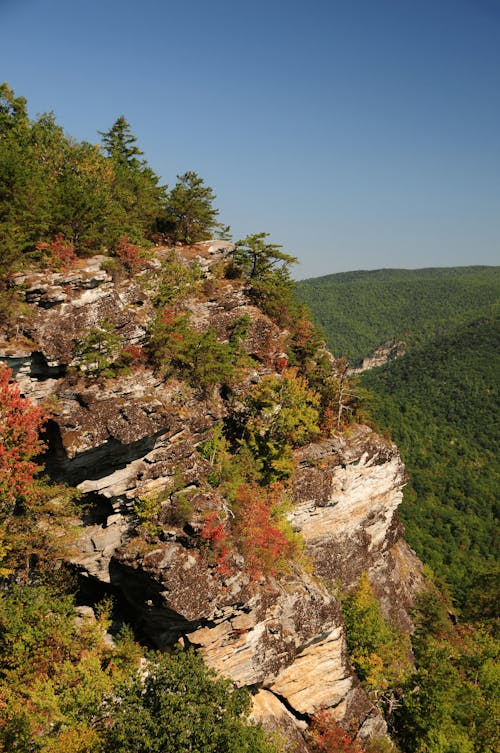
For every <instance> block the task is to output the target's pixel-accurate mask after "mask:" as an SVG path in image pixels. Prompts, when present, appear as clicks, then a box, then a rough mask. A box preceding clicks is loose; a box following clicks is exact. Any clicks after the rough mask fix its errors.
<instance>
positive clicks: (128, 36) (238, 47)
mask: <svg viewBox="0 0 500 753" xmlns="http://www.w3.org/2000/svg"><path fill="white" fill-rule="evenodd" d="M0 29H1V36H0V39H1V42H0V82H1V81H7V82H8V83H9V84H10V85H11V87H12V88H13V89H14V90H15V93H16V94H17V95H18V96H19V95H23V96H25V97H26V98H27V99H28V107H29V112H30V114H31V115H32V116H33V117H34V116H35V115H36V114H38V113H41V112H47V111H50V110H52V111H54V113H55V115H56V119H57V121H58V123H60V124H61V125H62V126H64V128H65V129H66V131H67V132H68V133H70V134H72V135H73V136H74V137H76V138H77V139H85V140H88V141H91V142H93V143H97V142H98V141H99V137H98V135H97V131H98V130H101V131H103V130H107V129H109V128H110V127H111V125H112V124H113V122H114V121H115V120H116V118H117V117H118V116H120V115H124V116H125V117H126V118H127V120H128V121H129V123H130V125H131V128H132V131H133V133H134V134H135V135H136V136H137V139H138V145H139V147H140V148H141V149H142V150H143V151H144V153H145V157H146V159H147V160H148V162H149V164H150V165H151V167H152V168H153V169H154V170H155V172H156V173H158V174H159V175H160V176H161V178H162V180H163V182H165V183H167V184H168V185H169V186H172V185H173V184H174V183H175V180H176V174H178V173H183V172H185V171H187V170H195V171H196V172H198V173H199V174H200V175H201V176H202V177H203V178H204V179H205V181H206V182H207V184H208V185H210V186H212V188H213V189H214V191H215V193H216V195H217V202H216V205H217V207H218V208H219V209H220V210H221V215H220V218H221V220H222V221H223V222H225V223H227V224H230V225H231V228H232V231H233V237H234V238H235V239H237V238H240V237H242V236H245V235H247V234H248V233H253V232H261V231H266V232H269V233H270V234H271V240H272V241H273V242H276V243H281V244H283V246H284V249H285V250H286V251H287V252H288V253H292V254H295V255H296V256H298V257H299V259H300V262H301V263H300V265H299V266H298V267H297V269H296V272H295V275H296V276H297V277H299V278H302V277H313V276H317V275H322V274H329V273H331V272H340V271H345V270H352V269H377V268H381V267H409V268H415V267H424V266H452V265H465V264H500V0H307V2H306V0H301V1H299V0H251V2H250V1H249V2H241V1H238V0H231V1H230V0H175V2H174V1H171V0H140V1H137V2H133V0H86V1H83V0H80V2H78V0H73V1H68V0H0Z"/></svg>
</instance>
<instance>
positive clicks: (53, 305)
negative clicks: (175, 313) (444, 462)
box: [0, 243, 421, 753]
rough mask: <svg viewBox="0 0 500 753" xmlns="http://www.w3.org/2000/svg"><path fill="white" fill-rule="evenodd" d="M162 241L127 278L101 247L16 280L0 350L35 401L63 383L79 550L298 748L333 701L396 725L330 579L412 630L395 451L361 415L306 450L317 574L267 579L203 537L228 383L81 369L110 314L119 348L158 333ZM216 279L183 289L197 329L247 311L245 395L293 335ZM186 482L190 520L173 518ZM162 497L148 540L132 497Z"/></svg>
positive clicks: (96, 572) (62, 458) (214, 256)
mask: <svg viewBox="0 0 500 753" xmlns="http://www.w3.org/2000/svg"><path fill="white" fill-rule="evenodd" d="M229 248H230V246H228V244H224V243H217V244H210V243H206V244H199V245H198V246H196V247H194V248H192V249H189V250H185V251H184V255H185V259H186V260H188V261H190V262H191V261H193V260H195V261H196V262H197V263H198V265H199V267H200V269H201V270H202V274H203V275H204V276H205V279H207V280H210V279H211V275H212V272H211V269H212V267H213V265H214V264H217V263H218V262H221V261H222V260H223V259H224V258H225V256H226V255H227V252H228V250H229ZM164 253H166V252H163V251H162V250H159V251H158V255H157V259H156V260H155V261H154V262H152V266H151V269H150V270H149V271H148V270H146V272H143V273H141V274H139V275H137V276H135V277H126V276H123V277H120V276H118V277H117V276H116V274H115V275H113V274H112V273H111V272H110V271H108V270H107V269H106V259H105V258H104V257H94V258H93V259H87V260H83V261H80V262H79V263H78V266H77V267H76V268H72V269H71V270H69V271H68V272H58V273H50V274H49V273H45V272H41V273H33V274H29V275H28V274H26V275H20V276H18V278H16V279H15V283H16V284H18V285H22V286H23V287H24V289H25V296H26V301H27V303H28V304H29V306H30V310H31V313H30V315H29V316H26V317H25V319H24V320H23V321H22V322H21V324H20V329H21V330H22V331H21V332H19V331H18V332H16V333H12V332H10V333H9V332H6V333H4V335H3V339H2V340H1V341H0V359H2V360H4V361H6V362H7V364H8V365H10V366H11V367H12V368H13V371H14V374H15V376H16V378H17V379H18V381H19V383H20V385H21V388H22V390H23V392H24V393H25V394H26V395H27V396H28V397H29V398H30V399H32V400H33V401H34V402H41V401H43V400H45V399H47V398H48V397H53V398H55V400H54V403H53V417H52V419H51V422H50V424H49V427H48V431H47V441H48V451H47V454H46V457H45V460H46V465H47V468H48V470H49V472H50V473H51V474H52V476H53V477H54V478H56V479H58V480H62V481H66V482H67V483H69V484H72V485H74V486H78V487H79V489H80V490H81V491H82V493H83V495H84V497H85V498H86V499H87V500H88V501H89V502H90V503H91V511H92V510H93V513H92V512H91V513H87V515H86V517H85V518H84V519H82V524H81V536H80V539H79V543H78V547H77V550H76V551H75V553H74V556H73V562H74V563H75V564H76V565H77V566H78V568H79V569H80V571H81V572H82V574H84V575H85V576H86V577H87V578H91V579H95V580H96V581H100V582H102V583H105V584H109V585H110V586H113V587H114V588H116V589H118V590H119V591H120V592H121V593H122V594H123V596H124V597H125V598H126V599H127V601H128V603H129V604H130V605H131V607H132V609H133V611H134V614H135V615H136V621H137V624H138V625H139V627H140V629H141V632H142V634H144V635H147V636H148V637H149V640H150V641H151V642H152V643H154V644H155V645H157V646H159V647H164V646H166V645H168V644H170V643H172V642H173V641H175V640H178V639H179V638H182V639H183V640H184V641H185V642H187V643H189V644H192V645H194V646H196V647H197V648H198V649H199V650H200V651H201V653H202V654H203V656H204V658H205V660H206V662H207V663H208V664H209V665H210V666H212V667H213V668H215V669H216V670H217V671H218V672H220V673H221V674H223V675H225V676H227V677H229V678H231V679H232V680H233V681H234V682H235V683H236V684H237V685H240V686H241V685H247V686H250V687H252V688H253V689H255V691H258V692H256V695H255V708H254V714H255V717H256V718H259V719H269V718H271V717H272V718H273V719H274V722H273V723H276V724H279V725H280V726H282V727H283V728H284V729H286V730H288V732H287V734H289V736H290V737H291V738H294V739H295V740H296V742H297V741H298V742H297V745H298V748H297V750H298V751H299V753H300V751H305V750H306V748H305V745H304V743H303V738H302V730H303V728H304V726H305V725H306V722H307V719H308V718H309V717H310V716H311V715H312V714H314V713H315V712H316V711H317V710H318V709H320V708H325V707H326V708H330V709H332V710H333V713H334V715H335V717H336V718H337V719H338V720H339V721H341V722H343V723H344V724H350V723H353V724H354V723H355V724H356V726H357V727H358V729H360V734H361V735H370V734H375V733H377V734H378V733H380V732H383V731H384V729H385V727H384V722H383V720H382V718H381V717H380V716H379V714H378V713H377V711H376V710H375V708H374V707H373V705H372V704H371V702H370V700H369V699H368V697H367V696H366V694H365V693H364V691H363V690H362V688H361V686H360V684H359V682H358V680H357V678H356V677H355V675H354V673H353V671H352V668H351V666H350V662H349V656H348V652H347V647H346V641H345V635H344V626H343V622H342V616H341V611H340V607H339V604H338V602H337V600H336V599H335V597H334V595H333V593H334V591H333V589H332V586H335V587H338V586H339V585H342V586H343V587H344V588H351V587H352V586H353V585H354V584H355V583H356V581H357V579H358V578H359V576H360V574H361V573H362V572H363V571H368V573H369V576H370V579H371V582H372V584H373V586H374V588H375V590H376V592H377V594H378V596H379V598H380V600H381V604H382V606H383V609H384V611H385V613H386V614H387V615H389V616H391V617H392V618H393V619H395V620H396V621H397V622H398V624H399V625H400V626H402V627H403V628H404V629H406V630H409V629H410V628H411V623H410V619H409V617H408V611H407V609H408V607H409V606H410V605H411V604H412V601H413V599H414V596H415V592H416V590H417V589H418V587H419V586H420V582H421V574H420V564H419V562H418V560H417V559H416V557H415V555H414V554H413V553H412V552H411V550H409V548H408V547H407V546H406V544H405V542H404V539H403V538H402V535H403V532H402V528H401V526H400V524H399V522H398V519H397V515H396V509H397V506H398V505H399V503H400V502H401V496H402V495H401V489H402V487H403V485H404V483H405V480H406V477H405V471H404V467H403V465H402V463H401V460H400V457H399V454H398V451H397V448H396V447H395V446H394V445H392V444H391V443H389V442H387V441H386V440H384V439H382V438H381V437H379V436H377V435H376V434H375V433H374V432H373V431H371V430H370V429H368V428H367V427H363V426H357V427H353V428H352V430H351V431H350V432H347V433H346V434H345V435H342V436H340V437H336V438H334V439H328V440H324V441H321V442H316V443H313V444H310V445H308V446H306V447H303V448H301V449H300V450H297V451H296V453H295V460H296V464H297V471H296V473H295V476H294V478H293V484H292V487H293V507H292V510H291V512H290V520H291V522H292V524H293V527H294V528H295V530H296V531H298V532H300V534H301V536H302V538H303V540H304V542H305V546H306V553H307V557H308V558H309V560H310V562H311V563H312V572H307V570H305V569H304V568H303V567H302V566H300V565H294V566H293V568H292V570H291V572H290V573H289V574H288V575H287V576H285V577H282V578H281V579H279V580H276V579H273V578H267V579H262V580H261V582H258V583H255V582H252V581H251V580H250V577H249V575H248V574H247V573H246V572H245V570H244V569H243V568H239V569H237V570H236V572H234V573H233V574H231V575H224V576H222V575H221V574H220V573H219V572H218V570H217V568H216V567H215V565H214V563H213V562H212V561H211V560H210V558H209V557H207V555H206V552H205V551H204V550H203V547H202V546H200V545H199V544H200V535H199V534H200V529H201V526H202V524H203V519H204V516H205V515H206V513H207V510H224V509H225V501H224V500H223V499H222V498H221V497H220V496H219V494H218V492H217V491H216V490H214V489H212V488H211V487H210V485H209V484H208V483H207V482H206V477H207V474H208V473H209V472H210V465H209V463H208V462H207V461H206V460H205V459H204V458H203V457H202V456H201V455H200V453H199V452H198V451H197V447H198V446H199V445H200V443H201V442H203V441H204V440H205V439H207V437H208V436H210V432H211V429H212V428H213V427H214V425H215V424H216V423H217V422H220V421H221V420H223V419H224V418H226V417H227V416H228V412H229V411H230V405H229V402H228V400H227V399H226V396H224V395H223V394H221V393H220V391H218V390H213V391H212V392H210V394H208V393H207V394H205V393H203V392H202V391H200V390H197V389H196V387H193V386H189V385H188V384H186V383H185V382H181V381H179V380H177V379H175V378H173V377H171V378H169V379H167V380H164V379H162V378H160V377H158V376H157V375H156V374H155V373H154V372H153V371H152V370H151V369H150V368H149V367H148V366H147V365H144V364H143V365H139V366H137V368H135V369H134V370H133V372H132V373H130V374H129V375H127V374H122V375H120V376H117V377H115V378H113V379H108V380H105V379H93V380H90V379H88V378H86V376H85V373H82V372H81V371H80V372H78V371H77V369H78V367H81V366H82V361H81V355H79V354H78V348H77V347H76V346H77V343H78V342H79V341H81V340H82V338H83V337H84V335H85V333H86V332H88V331H89V328H92V327H95V326H96V325H98V324H99V323H101V322H103V321H106V322H109V323H110V325H112V327H113V330H114V332H115V333H116V334H117V335H118V337H119V340H120V344H121V347H126V346H128V345H131V344H132V345H134V344H141V343H143V342H144V340H145V337H146V332H147V329H148V326H149V324H150V322H151V320H152V317H153V315H154V309H153V305H152V303H151V285H152V282H151V279H152V278H154V273H155V270H156V269H157V268H158V265H159V260H160V259H161V258H162V254H164ZM208 287H209V288H210V289H208V288H207V290H208V293H207V294H206V295H205V296H198V297H195V298H192V299H189V298H188V299H187V300H186V301H185V302H184V304H183V305H184V307H185V310H186V311H189V312H190V314H191V322H192V324H193V326H194V327H196V328H198V329H199V330H200V331H202V330H206V329H207V328H208V327H212V328H213V329H214V330H215V331H216V332H217V335H218V337H219V338H220V340H221V341H227V339H228V337H229V333H230V328H231V326H232V325H233V324H234V322H235V321H237V320H238V319H239V318H241V317H242V316H243V315H248V316H249V317H250V320H251V325H250V328H249V330H248V332H247V334H246V336H245V340H244V347H245V349H246V351H247V352H248V353H249V354H251V355H252V357H253V359H254V360H253V366H252V367H249V368H248V370H247V372H246V374H245V376H244V378H243V379H242V382H241V384H239V385H238V386H237V387H236V386H235V388H234V395H236V396H237V394H238V391H241V392H244V391H245V389H246V388H247V387H248V385H249V384H251V383H257V382H259V380H261V379H262V378H263V377H264V376H265V375H266V374H269V373H273V369H274V363H275V362H276V360H277V359H278V358H279V357H280V355H281V354H282V352H283V350H284V349H285V343H286V333H285V332H283V331H281V330H280V329H279V328H278V327H276V325H275V324H273V322H271V320H270V319H269V318H268V317H266V316H265V315H264V314H263V313H262V312H261V311H259V309H257V308H256V307H255V306H254V305H252V303H251V302H250V301H249V299H248V298H247V296H246V295H245V290H244V286H243V284H242V283H241V281H237V280H236V281H232V280H223V281H218V287H217V285H215V286H208ZM178 492H182V494H183V495H184V497H183V499H184V500H187V501H188V504H189V511H190V514H189V521H186V520H179V518H178V516H177V517H176V508H175V494H176V493H178ZM152 495H162V497H161V498H162V500H163V501H161V502H160V503H159V504H160V507H161V510H160V512H161V520H162V525H161V530H159V531H156V533H155V536H154V537H152V538H151V539H150V540H149V541H148V540H147V538H146V539H144V538H141V537H137V536H135V535H134V533H135V529H136V527H137V524H138V518H137V514H135V512H134V500H137V499H138V498H148V497H149V498H150V497H151V496H152ZM177 515H178V513H177ZM301 746H302V747H301Z"/></svg>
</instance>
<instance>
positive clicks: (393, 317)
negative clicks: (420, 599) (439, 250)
mask: <svg viewBox="0 0 500 753" xmlns="http://www.w3.org/2000/svg"><path fill="white" fill-rule="evenodd" d="M298 290H299V295H300V296H301V298H302V299H303V300H305V301H307V302H308V304H309V305H310V307H311V310H312V312H313V316H314V319H315V320H316V322H317V323H319V324H320V325H322V326H323V327H324V332H325V336H326V339H327V341H328V342H329V344H330V346H331V347H332V348H333V350H334V352H335V353H336V354H337V355H340V356H345V357H347V358H348V359H351V361H352V362H354V361H359V360H361V359H362V358H364V357H366V356H368V355H369V354H370V352H371V351H372V350H373V349H374V348H376V347H378V346H380V345H382V344H383V343H384V342H386V341H388V340H389V339H394V340H396V341H401V340H404V342H405V348H406V350H407V352H406V354H405V355H403V356H400V357H399V358H396V359H392V360H390V361H389V362H388V363H387V364H386V365H385V366H382V367H380V368H376V369H372V370H370V371H366V372H364V373H363V374H362V375H361V377H360V383H361V385H362V386H363V387H365V388H368V389H369V390H370V392H371V393H372V395H373V397H372V400H371V412H372V415H373V418H374V419H375V421H376V422H377V424H378V425H379V426H380V427H381V428H382V429H383V430H384V431H387V432H389V433H390V435H391V436H392V437H393V439H394V440H395V441H396V442H397V444H398V446H399V447H400V448H401V452H402V455H403V459H404V461H405V463H406V465H407V468H408V471H409V474H410V481H409V484H408V486H407V488H406V490H405V502H404V504H403V505H402V508H401V516H402V518H403V520H404V522H405V525H406V528H407V536H408V540H409V542H410V543H411V545H412V546H413V547H415V549H416V551H417V553H418V554H419V556H420V557H421V558H422V559H423V561H424V562H426V563H427V564H429V565H430V566H431V567H432V569H433V571H434V574H435V577H436V578H437V579H438V580H440V581H441V582H442V583H445V584H447V585H448V586H449V587H450V589H451V592H452V594H453V597H454V599H455V600H456V604H457V606H458V607H460V609H462V610H463V611H464V615H466V616H476V617H477V616H481V615H486V614H488V615H491V612H492V610H493V609H494V593H495V584H496V585H498V581H496V580H495V578H496V575H498V570H497V567H496V565H495V562H496V559H497V556H498V550H497V549H496V547H497V539H496V533H497V521H498V508H497V502H496V495H497V490H498V460H497V452H498V418H499V405H498V374H499V373H500V370H499V366H500V363H499V355H498V353H499V350H498V346H499V322H498V302H499V300H500V267H463V268H462V267H454V268H449V269H423V270H377V271H374V272H352V273H344V274H338V275H330V276H328V277H322V278H319V279H317V280H306V281H304V282H301V283H298Z"/></svg>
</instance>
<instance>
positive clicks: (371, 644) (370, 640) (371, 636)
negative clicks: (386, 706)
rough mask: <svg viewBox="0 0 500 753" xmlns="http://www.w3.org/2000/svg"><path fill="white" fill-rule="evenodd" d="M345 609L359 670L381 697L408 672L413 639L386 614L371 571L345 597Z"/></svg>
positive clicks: (372, 690)
mask: <svg viewBox="0 0 500 753" xmlns="http://www.w3.org/2000/svg"><path fill="white" fill-rule="evenodd" d="M342 613H343V617H344V621H345V625H346V634H347V645H348V647H349V653H350V657H351V661H352V663H353V666H354V669H355V671H356V674H357V675H358V677H359V679H360V680H361V682H362V683H363V684H364V685H365V687H366V688H367V689H368V690H369V691H371V692H372V693H373V694H374V696H375V697H380V696H381V695H382V694H384V693H385V692H387V691H390V690H391V689H392V688H395V687H396V686H397V685H398V684H399V683H400V682H401V681H402V679H403V678H404V676H405V674H406V673H407V672H408V670H409V668H410V663H409V658H408V657H409V648H410V646H409V641H408V639H407V637H406V636H404V635H403V634H402V633H400V632H398V631H397V630H396V629H395V628H393V627H391V625H390V624H389V623H388V622H387V621H386V620H385V619H384V618H383V616H382V613H381V610H380V605H379V603H378V600H377V598H376V596H375V593H374V591H373V588H372V586H371V584H370V581H369V579H368V575H367V573H363V574H362V575H361V578H360V580H359V583H358V585H357V587H356V589H355V590H354V591H353V592H352V593H351V594H350V595H349V596H348V597H347V598H346V599H345V600H344V602H343V604H342Z"/></svg>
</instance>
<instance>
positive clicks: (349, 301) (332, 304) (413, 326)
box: [297, 267, 500, 365]
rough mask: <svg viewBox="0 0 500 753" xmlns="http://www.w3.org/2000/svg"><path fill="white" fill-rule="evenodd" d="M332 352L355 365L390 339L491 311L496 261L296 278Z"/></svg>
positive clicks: (498, 281)
mask: <svg viewBox="0 0 500 753" xmlns="http://www.w3.org/2000/svg"><path fill="white" fill-rule="evenodd" d="M297 291H298V295H299V298H300V299H301V300H302V301H304V303H306V304H307V305H308V306H309V307H310V308H311V311H312V312H313V314H314V319H315V321H316V323H317V324H319V326H320V327H321V328H322V330H323V332H324V334H325V337H326V341H327V344H328V346H329V348H330V349H331V351H332V353H333V354H334V355H335V356H337V357H338V356H344V357H345V358H347V359H348V361H349V362H350V363H351V364H352V365H355V364H357V363H358V362H360V361H361V360H362V359H363V358H364V357H366V356H367V355H369V353H371V351H373V350H374V349H375V348H377V347H378V346H380V345H382V344H383V343H385V342H387V341H388V340H394V339H395V340H404V341H411V342H418V341H421V340H424V339H426V338H428V337H432V336H433V335H434V334H439V333H440V332H445V331H446V330H447V328H448V327H449V326H450V325H452V324H453V323H459V322H461V321H463V320H464V319H469V320H472V319H475V318H477V317H478V316H481V315H483V314H487V313H489V312H490V311H491V310H493V309H494V308H495V305H498V300H499V297H500V267H450V268H443V269H415V270H410V269H379V270H375V271H373V272H364V271H360V272H343V273H340V274H334V275H327V276H326V277H318V278H314V279H310V280H301V281H300V282H298V283H297Z"/></svg>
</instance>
